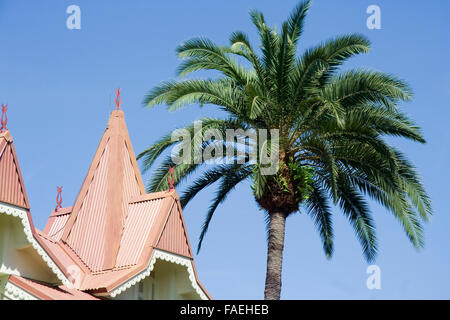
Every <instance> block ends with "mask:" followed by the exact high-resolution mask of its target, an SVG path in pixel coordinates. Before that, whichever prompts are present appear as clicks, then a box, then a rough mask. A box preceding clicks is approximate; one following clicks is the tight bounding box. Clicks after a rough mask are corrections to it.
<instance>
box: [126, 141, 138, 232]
mask: <svg viewBox="0 0 450 320" xmlns="http://www.w3.org/2000/svg"><path fill="white" fill-rule="evenodd" d="M125 144H126V143H125ZM123 149H124V157H123V160H124V166H123V168H124V174H123V200H122V227H123V226H125V221H126V218H127V216H128V208H129V205H128V203H129V202H130V199H131V197H134V196H138V195H139V194H140V191H139V185H138V182H137V180H136V176H135V173H134V170H133V164H132V163H131V158H130V153H129V152H128V148H127V147H126V145H125V148H123ZM133 156H134V155H133Z"/></svg>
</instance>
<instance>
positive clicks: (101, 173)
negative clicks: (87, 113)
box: [67, 144, 109, 271]
mask: <svg viewBox="0 0 450 320" xmlns="http://www.w3.org/2000/svg"><path fill="white" fill-rule="evenodd" d="M108 157H109V147H108V144H107V145H106V147H105V151H104V152H103V155H102V157H101V159H100V161H99V164H98V167H97V169H96V171H97V172H96V174H95V175H94V178H93V180H92V182H91V184H90V186H89V190H88V192H87V194H86V197H85V198H84V200H83V204H82V206H81V209H80V211H79V213H78V215H77V219H76V221H75V223H74V225H73V226H72V230H71V232H70V235H69V237H68V239H67V243H68V244H69V245H70V246H71V248H72V249H73V250H74V251H75V252H76V254H77V255H78V256H79V257H80V258H81V259H82V260H83V261H84V262H85V263H86V265H87V266H88V267H89V268H90V269H91V270H93V271H100V270H101V269H102V265H103V259H104V246H105V236H104V234H105V224H106V215H107V212H106V201H107V192H106V189H107V173H108Z"/></svg>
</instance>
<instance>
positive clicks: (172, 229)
mask: <svg viewBox="0 0 450 320" xmlns="http://www.w3.org/2000/svg"><path fill="white" fill-rule="evenodd" d="M178 203H179V200H178V199H176V200H175V204H174V205H173V206H172V210H171V211H170V212H169V216H168V217H167V219H166V221H165V224H164V229H163V230H162V233H161V236H160V237H159V240H158V244H157V245H156V248H158V249H161V250H164V251H168V252H172V253H176V254H178V255H180V256H185V257H188V258H193V257H192V252H191V246H190V243H189V238H188V236H187V230H186V227H185V224H184V218H183V214H182V213H181V208H180V207H179V206H178Z"/></svg>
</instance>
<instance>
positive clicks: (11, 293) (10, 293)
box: [3, 282, 38, 300]
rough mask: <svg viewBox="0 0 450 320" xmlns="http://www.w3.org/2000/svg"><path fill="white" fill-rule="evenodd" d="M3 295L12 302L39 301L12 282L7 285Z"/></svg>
mask: <svg viewBox="0 0 450 320" xmlns="http://www.w3.org/2000/svg"><path fill="white" fill-rule="evenodd" d="M3 295H4V296H5V297H7V298H8V299H11V300H38V299H37V298H36V297H35V296H33V295H31V294H29V293H28V292H26V291H25V290H23V289H22V288H19V287H18V286H16V285H14V284H12V283H11V282H7V283H6V285H5V289H4V291H3Z"/></svg>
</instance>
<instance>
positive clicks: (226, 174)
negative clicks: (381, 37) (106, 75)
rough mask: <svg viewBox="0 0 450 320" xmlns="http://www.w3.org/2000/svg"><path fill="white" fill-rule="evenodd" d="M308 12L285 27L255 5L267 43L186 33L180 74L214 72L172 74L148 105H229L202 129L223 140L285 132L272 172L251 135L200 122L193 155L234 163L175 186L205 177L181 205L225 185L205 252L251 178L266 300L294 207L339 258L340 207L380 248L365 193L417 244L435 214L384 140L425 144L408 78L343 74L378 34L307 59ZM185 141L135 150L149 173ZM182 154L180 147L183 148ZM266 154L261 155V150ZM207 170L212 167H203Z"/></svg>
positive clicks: (183, 173) (302, 7)
mask: <svg viewBox="0 0 450 320" xmlns="http://www.w3.org/2000/svg"><path fill="white" fill-rule="evenodd" d="M309 8H310V1H305V2H301V3H300V4H298V5H297V6H296V7H295V8H294V10H293V11H292V13H291V14H290V16H289V18H288V19H287V21H285V22H284V23H283V24H282V26H281V29H280V30H276V29H275V28H269V27H268V26H267V24H266V22H265V20H264V16H263V14H262V13H261V12H259V11H256V10H252V11H251V12H250V17H251V19H252V22H253V24H254V25H255V26H256V29H257V31H258V33H259V37H260V46H259V50H255V49H254V47H252V45H251V44H250V41H249V39H248V37H247V35H246V34H245V33H243V32H240V31H238V32H233V33H232V34H231V36H230V45H228V46H219V45H217V44H215V43H214V42H212V41H210V40H208V39H205V38H194V39H191V40H189V41H186V42H185V43H183V44H181V45H180V46H179V47H178V48H177V54H178V56H179V57H180V58H182V59H183V60H182V63H181V64H180V66H179V67H178V70H177V72H178V75H179V76H180V77H182V76H185V75H187V74H190V73H191V72H194V71H198V70H202V71H204V70H213V71H214V73H213V74H214V75H216V76H217V75H218V76H217V78H214V79H187V80H186V79H184V80H172V81H168V82H164V83H162V84H161V85H158V86H156V87H154V88H153V89H151V90H150V91H149V92H148V94H147V95H146V96H145V99H144V104H145V105H146V106H148V107H152V106H155V105H158V104H167V105H168V106H169V107H168V109H169V110H176V109H179V108H180V107H182V106H185V105H189V104H193V103H198V104H200V106H205V105H215V106H218V107H219V108H220V109H221V110H224V111H225V112H226V114H227V116H226V117H224V118H220V119H216V118H205V119H202V131H201V132H200V133H205V132H206V131H207V130H210V129H214V130H216V131H215V132H217V133H218V134H219V133H220V134H219V135H218V136H222V137H225V136H226V129H230V128H231V129H238V128H242V129H243V130H250V131H252V130H253V131H257V130H259V129H277V130H278V132H279V141H278V142H277V143H278V144H277V146H278V148H279V162H278V170H277V172H276V173H275V174H272V175H264V174H263V173H262V169H263V166H262V165H261V164H260V162H259V161H256V162H255V161H253V162H252V161H250V160H251V159H250V157H249V149H248V147H247V149H245V150H246V151H245V152H244V151H242V150H243V149H242V141H243V140H239V141H234V143H231V144H230V142H227V141H225V139H223V138H222V139H215V138H213V137H212V136H211V137H210V139H207V140H206V141H204V140H202V139H201V138H198V137H197V138H196V137H195V135H196V134H197V135H198V131H197V133H196V131H195V125H194V124H189V125H187V126H186V127H185V128H184V129H185V130H187V132H189V133H190V134H191V135H192V136H194V139H193V140H192V141H191V142H190V145H189V147H190V150H191V155H192V156H193V157H194V158H195V155H198V154H199V153H201V152H202V151H205V150H210V149H211V148H217V147H218V146H219V147H220V148H224V149H226V148H229V147H230V145H231V147H232V148H234V150H235V151H236V153H237V155H236V156H235V157H234V158H233V159H232V160H233V161H231V162H230V161H228V162H223V163H216V164H214V165H211V164H209V165H205V164H204V162H203V163H202V162H199V161H193V160H191V161H189V162H187V163H181V164H179V165H177V166H176V168H175V170H174V178H175V184H178V183H180V182H182V181H184V180H186V178H187V177H190V176H191V175H195V177H196V178H195V179H194V180H193V182H192V183H190V184H189V185H188V186H187V187H186V189H185V191H184V192H183V193H182V195H181V197H180V199H181V203H182V205H183V206H186V204H187V203H188V202H189V201H190V200H191V199H192V198H193V197H194V196H195V195H196V194H197V193H198V192H199V191H201V190H202V189H204V188H205V187H207V186H209V185H211V184H213V183H215V182H217V183H218V190H217V193H216V195H215V197H214V199H213V201H212V204H211V206H210V207H209V210H208V212H207V214H206V218H205V221H204V224H203V226H202V230H201V235H200V238H199V242H198V250H200V248H201V244H202V241H203V239H204V236H205V233H206V231H207V229H208V226H209V224H210V222H211V219H212V217H213V214H214V212H215V210H216V208H217V207H218V205H219V204H220V203H222V202H223V201H224V200H225V199H226V197H227V195H228V194H229V193H230V192H231V191H232V190H233V189H234V188H235V186H236V185H237V184H238V183H241V182H243V181H246V180H250V182H251V188H252V193H253V195H254V198H255V200H256V202H257V204H258V205H259V207H260V208H261V209H262V210H263V211H264V212H265V213H266V217H267V229H268V249H267V272H266V283H265V292H264V297H265V299H279V298H280V293H281V271H282V258H283V248H284V238H285V222H286V218H287V217H288V216H289V215H291V214H293V213H296V212H299V211H300V210H303V211H305V212H307V214H308V215H310V216H311V218H312V219H313V221H314V223H315V226H316V227H317V230H318V232H319V234H320V237H321V240H322V242H323V249H324V251H325V254H326V256H327V258H330V257H331V256H332V254H333V226H332V207H333V206H336V207H338V208H340V209H341V211H342V213H343V214H344V215H345V216H346V217H347V218H348V220H349V222H350V224H351V225H352V227H353V228H354V231H355V233H356V236H357V238H358V240H359V242H360V243H361V246H362V250H363V254H364V256H365V258H366V260H367V261H368V262H370V261H373V260H374V258H375V256H376V254H377V238H376V234H375V227H374V223H373V218H372V216H371V213H370V209H369V206H368V202H367V200H368V199H373V200H375V201H377V202H378V203H380V204H381V205H382V206H384V207H385V208H386V209H387V210H388V211H390V212H391V213H392V214H393V215H394V217H395V218H397V219H398V220H399V221H400V223H401V225H402V227H403V229H404V231H405V232H406V235H407V237H408V238H409V240H410V241H411V243H412V244H413V246H414V247H416V248H420V247H422V246H423V244H424V243H423V230H422V226H421V222H422V220H423V221H427V220H428V218H429V217H430V216H431V214H432V208H431V202H430V199H429V197H428V195H427V193H426V191H425V189H424V187H423V185H422V183H421V181H420V177H419V175H418V173H417V171H416V169H415V168H414V166H413V164H412V163H411V162H410V161H409V160H408V159H407V158H406V157H405V155H404V154H403V153H402V152H401V151H400V150H398V149H397V148H395V147H394V146H392V145H390V144H388V143H387V142H386V141H385V140H384V139H383V138H384V137H388V136H394V137H403V138H406V139H409V140H412V141H417V142H420V143H425V140H424V138H423V136H422V134H421V132H420V129H419V127H418V126H416V125H415V124H414V122H413V121H411V120H410V119H409V118H408V117H407V115H405V114H404V113H402V112H401V111H400V110H399V106H398V104H399V102H401V101H409V100H410V99H411V97H412V92H411V89H410V88H409V86H408V84H407V83H406V82H404V81H402V80H400V79H399V78H397V77H395V76H393V75H389V74H386V73H383V72H379V71H372V70H367V69H356V70H350V71H345V72H344V71H341V72H338V70H339V67H340V66H341V65H342V64H343V63H344V62H345V61H346V60H347V59H349V58H350V57H352V56H354V55H357V54H361V53H367V52H368V51H369V49H370V42H369V40H368V39H367V38H366V37H364V36H363V35H359V34H350V35H343V36H339V37H335V38H332V39H330V40H328V41H325V42H323V43H320V44H319V45H317V46H315V47H312V48H310V49H307V50H305V51H304V52H303V54H301V55H299V56H298V55H297V47H298V46H297V44H298V41H299V38H300V35H301V34H302V32H303V24H304V20H305V16H306V14H307V12H308V9H309ZM250 140H254V141H250ZM244 141H245V143H246V144H247V146H248V145H250V144H251V143H255V144H257V143H258V139H256V140H255V139H254V137H253V138H252V137H248V136H246V137H245V138H244ZM259 142H261V141H259ZM181 143H183V142H181V141H179V140H175V141H172V139H171V133H169V134H167V135H166V136H164V137H162V138H161V139H159V140H158V141H156V142H155V143H154V144H153V145H152V146H150V147H149V148H148V149H146V150H145V151H143V152H142V153H141V154H140V155H139V156H138V159H139V158H142V159H143V169H144V171H145V170H148V169H149V168H150V167H151V166H152V165H153V164H154V162H155V161H156V160H157V159H159V158H160V157H162V156H163V153H164V151H165V150H166V149H168V148H170V147H175V146H180V144H181ZM267 143H268V145H271V144H272V145H274V146H275V143H276V142H275V140H274V139H273V138H269V139H268V140H267ZM208 148H209V149H208ZM215 150H217V149H215ZM239 150H240V153H239V152H238V151H239ZM264 150H265V149H264V148H263V151H264ZM178 152H179V153H178ZM264 152H266V151H264ZM177 153H178V155H181V153H182V151H181V150H179V151H177ZM216 155H220V153H217V154H216ZM261 155H262V153H258V157H260V156H261ZM191 159H192V157H191ZM258 159H259V158H258ZM228 160H229V159H228ZM168 165H173V161H172V158H171V157H170V156H167V155H166V158H164V160H163V161H162V162H161V164H160V166H159V167H158V168H157V169H156V170H155V171H154V174H153V175H152V178H151V179H150V182H149V185H148V189H149V191H158V190H164V189H166V188H167V177H168V171H167V166H168ZM200 167H202V168H203V169H202V170H200V172H199V170H198V169H199V168H200Z"/></svg>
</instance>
